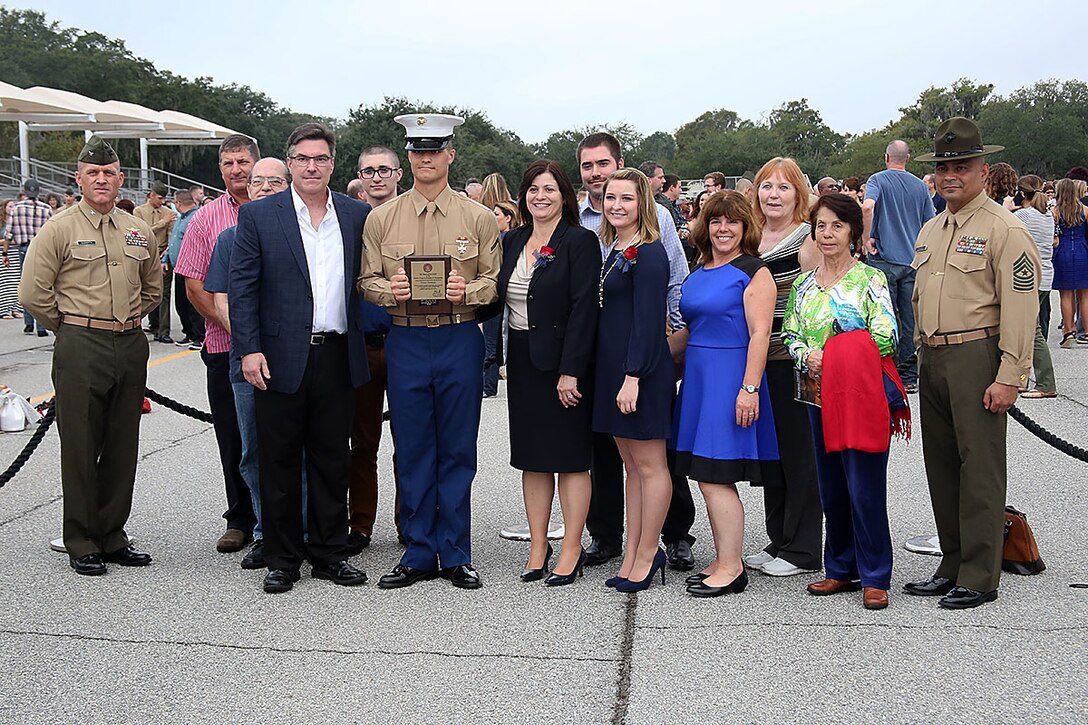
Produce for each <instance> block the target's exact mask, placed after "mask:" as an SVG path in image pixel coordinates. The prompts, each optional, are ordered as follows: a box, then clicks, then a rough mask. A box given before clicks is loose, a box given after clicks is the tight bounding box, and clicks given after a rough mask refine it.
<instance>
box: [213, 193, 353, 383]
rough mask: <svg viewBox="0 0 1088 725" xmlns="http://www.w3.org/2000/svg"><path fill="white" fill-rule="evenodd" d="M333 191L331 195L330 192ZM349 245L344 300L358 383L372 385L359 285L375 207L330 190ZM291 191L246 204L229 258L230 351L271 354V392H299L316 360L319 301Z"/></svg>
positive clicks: (350, 358) (239, 218)
mask: <svg viewBox="0 0 1088 725" xmlns="http://www.w3.org/2000/svg"><path fill="white" fill-rule="evenodd" d="M330 192H331V190H330ZM331 193H332V196H333V201H332V203H333V208H334V209H335V210H336V218H337V220H338V221H339V223H340V232H341V234H342V235H343V240H344V300H345V303H346V304H345V308H346V310H347V317H348V351H349V365H350V367H351V382H352V384H353V385H355V386H359V385H362V384H363V383H365V382H367V381H368V380H369V379H370V371H369V370H368V368H367V362H366V343H365V341H364V339H363V319H362V314H361V312H360V305H359V297H358V294H359V293H358V292H357V291H356V288H355V283H356V281H357V280H358V279H359V264H360V259H361V256H362V244H363V224H364V222H365V221H366V215H367V214H368V213H369V212H370V205H369V204H364V203H362V202H360V201H357V200H355V199H350V198H348V197H346V196H344V195H343V194H338V193H336V192H331ZM291 194H292V192H291V189H287V190H286V191H281V192H280V193H278V194H275V195H273V196H270V197H267V198H265V199H260V200H258V201H252V202H249V203H248V204H243V205H242V207H241V208H240V209H239V210H238V232H237V237H236V240H235V242H234V253H233V254H232V255H231V260H230V287H229V292H228V294H229V298H230V327H231V345H232V346H233V348H234V349H235V350H237V351H238V354H239V356H245V355H248V354H250V353H254V352H261V353H264V356H265V359H266V360H267V361H268V371H269V374H270V375H271V377H270V378H269V379H268V388H269V390H275V391H276V392H280V393H294V392H297V391H298V388H299V384H300V383H301V382H302V374H303V372H305V370H306V361H307V359H308V358H309V355H310V334H311V332H312V328H313V315H314V295H313V290H311V289H310V273H309V268H308V266H307V264H306V250H305V248H304V247H303V246H302V233H301V232H300V231H299V227H298V216H297V215H296V214H295V205H294V202H293V200H292V198H291Z"/></svg>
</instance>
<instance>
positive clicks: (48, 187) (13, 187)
mask: <svg viewBox="0 0 1088 725" xmlns="http://www.w3.org/2000/svg"><path fill="white" fill-rule="evenodd" d="M21 163H22V161H21V160H20V159H19V157H17V156H12V157H11V158H6V159H5V158H0V197H7V198H12V197H15V196H17V195H18V194H19V192H20V191H22V186H23V181H24V179H23V176H22V167H21ZM29 164H30V177H31V178H33V179H35V180H37V182H38V185H39V186H40V187H41V190H42V195H43V196H44V195H45V194H49V193H55V194H63V193H64V191H65V190H66V189H73V188H75V185H76V182H75V174H76V168H77V166H78V164H76V163H75V162H71V161H40V160H38V159H30V162H29ZM121 173H123V174H124V175H125V181H124V184H123V185H122V186H121V198H123V199H131V200H133V201H134V202H136V203H137V204H141V203H143V201H144V199H145V198H146V196H147V190H148V188H149V187H150V186H151V184H152V183H153V182H155V181H161V182H162V183H164V184H166V187H167V189H168V190H169V195H171V196H172V195H173V194H174V193H175V192H177V191H181V190H183V189H184V190H188V189H189V188H190V187H192V186H203V187H204V188H205V189H206V190H207V191H209V192H211V193H212V195H213V196H214V195H216V194H222V193H223V189H220V188H218V187H215V186H211V185H209V184H205V183H203V182H200V181H197V180H195V179H191V178H189V177H187V176H182V175H181V174H175V173H172V172H169V171H165V170H163V169H160V168H157V167H154V166H152V167H150V168H148V169H146V170H145V169H141V168H139V167H136V166H122V167H121Z"/></svg>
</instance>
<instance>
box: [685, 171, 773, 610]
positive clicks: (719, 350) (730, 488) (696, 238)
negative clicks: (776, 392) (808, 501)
mask: <svg viewBox="0 0 1088 725" xmlns="http://www.w3.org/2000/svg"><path fill="white" fill-rule="evenodd" d="M691 239H692V241H693V242H694V243H695V245H696V248H697V249H699V253H700V258H701V259H702V260H703V261H704V266H702V267H699V268H698V269H696V270H695V271H694V272H692V273H691V275H690V276H689V277H688V278H687V280H686V281H685V282H684V287H683V291H682V295H681V297H680V312H681V314H682V315H683V317H684V322H686V323H687V335H688V339H687V347H686V350H685V355H684V381H683V383H682V384H681V386H680V394H679V397H678V398H677V401H676V410H675V413H674V415H673V428H672V437H671V441H670V448H671V449H672V450H673V451H674V452H675V458H674V465H673V470H674V472H675V473H677V474H679V475H684V476H687V477H688V478H691V479H694V480H696V481H698V482H699V488H700V490H701V491H702V493H703V498H704V499H705V500H706V509H707V514H708V516H709V518H710V526H711V529H712V530H713V532H714V549H715V554H716V556H715V559H714V561H713V562H711V563H710V564H709V565H708V566H707V567H706V568H705V569H703V571H702V572H700V573H699V574H696V575H694V576H692V577H690V578H689V585H690V586H689V587H688V592H689V593H691V594H692V595H693V596H696V597H715V596H719V595H722V594H726V593H729V592H740V591H743V590H744V588H745V587H746V586H747V584H748V577H747V575H746V574H745V573H744V564H743V563H742V561H741V545H742V543H743V540H744V507H743V505H742V504H741V500H740V496H739V495H738V494H737V488H736V483H737V482H738V481H749V482H751V483H752V484H756V485H762V484H764V483H767V484H772V485H781V481H782V474H781V465H780V463H779V455H778V440H777V437H776V435H775V428H774V416H773V414H772V412H771V400H770V396H769V394H768V391H767V375H766V372H765V368H766V364H767V348H768V345H769V343H770V335H771V320H772V318H773V316H774V303H775V294H776V290H775V284H774V278H773V277H772V276H771V273H770V271H769V270H768V269H767V265H766V263H765V262H763V260H761V259H760V258H759V257H758V256H757V255H758V254H759V241H760V232H759V225H758V223H757V222H756V221H755V219H754V216H753V212H752V208H751V205H750V204H749V203H748V201H747V200H746V199H745V198H744V196H743V195H741V194H738V193H737V192H734V191H729V192H720V193H716V194H714V195H713V196H712V197H711V198H710V199H708V200H707V202H706V203H705V204H704V207H703V211H702V212H701V213H700V215H699V218H698V219H697V220H696V223H695V224H694V225H693V228H692V234H691Z"/></svg>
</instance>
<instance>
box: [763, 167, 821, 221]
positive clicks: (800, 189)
mask: <svg viewBox="0 0 1088 725" xmlns="http://www.w3.org/2000/svg"><path fill="white" fill-rule="evenodd" d="M776 171H780V172H781V173H782V176H784V177H785V179H786V183H788V184H789V185H790V186H792V187H793V189H794V191H795V192H796V195H797V205H796V206H795V207H794V208H793V223H794V224H802V223H804V222H806V221H808V204H809V193H808V184H806V183H805V175H804V174H803V173H801V167H800V166H798V165H797V162H796V161H794V160H793V159H791V158H789V157H788V156H775V157H774V158H773V159H771V160H770V161H768V162H767V163H765V164H763V168H762V169H760V170H759V173H758V174H756V179H755V182H754V183H755V187H756V193H755V194H753V195H752V210H753V211H754V212H755V213H756V219H757V220H759V223H760V225H761V226H762V225H764V224H766V223H767V215H766V214H764V213H763V206H762V205H761V204H760V203H759V193H758V192H759V187H760V184H762V183H763V182H764V181H766V180H767V179H769V178H770V177H771V175H772V174H774V172H776Z"/></svg>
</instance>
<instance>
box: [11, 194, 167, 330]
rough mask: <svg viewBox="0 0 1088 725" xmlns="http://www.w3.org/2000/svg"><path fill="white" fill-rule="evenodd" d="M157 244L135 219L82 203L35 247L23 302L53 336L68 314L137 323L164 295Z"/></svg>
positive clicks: (54, 222) (49, 226)
mask: <svg viewBox="0 0 1088 725" xmlns="http://www.w3.org/2000/svg"><path fill="white" fill-rule="evenodd" d="M153 238H154V237H153V236H152V233H151V227H150V226H149V225H148V224H147V223H146V222H143V221H141V220H140V219H137V218H136V217H134V216H132V215H131V214H128V213H126V212H124V211H122V210H121V209H118V208H116V207H114V209H113V211H111V212H110V213H109V214H106V215H102V214H99V213H98V212H97V211H95V210H94V209H92V208H91V207H90V205H88V204H87V202H86V201H81V202H79V203H78V204H77V205H75V206H74V207H71V208H69V209H64V210H63V211H60V212H58V213H57V214H56V215H55V216H54V217H53V218H52V219H50V220H49V221H48V222H46V224H45V226H43V227H42V228H41V231H39V232H38V235H37V236H36V237H34V240H33V241H32V242H31V243H30V247H29V249H28V250H27V254H26V260H25V261H24V262H23V277H22V280H20V282H19V301H20V302H22V303H23V307H25V308H26V309H27V311H29V312H30V314H32V315H34V317H35V319H37V320H38V321H39V322H41V323H42V324H43V325H44V326H45V327H46V328H48V329H50V330H53V331H56V329H57V328H58V327H59V326H60V323H61V315H65V314H69V315H79V316H80V317H92V318H95V319H98V320H116V321H118V322H125V321H127V320H132V319H139V318H140V317H143V316H144V315H146V314H147V313H149V312H151V311H152V310H154V309H156V308H157V307H158V306H159V299H160V298H161V297H162V266H161V262H159V257H158V256H157V255H155V254H154V253H153V250H152V249H151V248H150V247H149V243H150V244H154V242H153V241H151V240H152V239H153Z"/></svg>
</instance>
